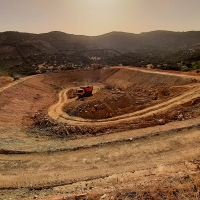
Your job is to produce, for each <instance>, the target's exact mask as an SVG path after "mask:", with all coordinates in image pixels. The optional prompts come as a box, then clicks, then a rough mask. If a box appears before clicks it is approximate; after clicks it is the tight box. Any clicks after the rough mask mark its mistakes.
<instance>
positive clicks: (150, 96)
mask: <svg viewBox="0 0 200 200" xmlns="http://www.w3.org/2000/svg"><path fill="white" fill-rule="evenodd" d="M185 91H187V87H184V86H180V87H162V86H161V87H153V88H143V87H137V86H136V87H134V86H131V87H128V88H117V87H114V86H112V85H106V86H105V87H104V88H101V89H100V90H99V91H98V93H95V94H93V96H91V97H84V98H76V96H73V97H74V98H76V100H75V101H73V102H71V103H69V104H67V105H65V106H64V108H63V111H64V112H66V113H67V114H68V115H70V116H76V117H81V118H85V119H106V118H112V117H115V116H120V115H124V114H128V113H132V112H136V111H139V110H142V109H145V108H148V107H150V106H153V105H156V104H159V103H161V102H163V101H167V100H169V99H172V98H174V97H176V96H178V95H180V94H181V93H183V92H185ZM70 97H71V95H70Z"/></svg>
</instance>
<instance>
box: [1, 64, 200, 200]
mask: <svg viewBox="0 0 200 200" xmlns="http://www.w3.org/2000/svg"><path fill="white" fill-rule="evenodd" d="M87 83H91V84H93V85H94V94H93V96H92V97H87V98H84V99H77V98H76V97H75V93H74V90H75V89H76V88H77V87H79V86H80V85H85V84H87ZM199 104H200V89H199V78H198V76H195V77H194V76H189V75H182V74H176V75H172V74H166V72H165V73H164V72H152V71H140V70H137V69H134V70H133V69H132V68H131V69H120V68H111V69H106V70H104V69H102V70H84V71H69V72H64V73H62V74H59V73H58V74H43V75H37V76H32V77H28V78H22V79H20V80H17V81H14V82H12V83H11V84H8V85H7V86H5V87H2V88H0V107H1V109H0V138H1V140H0V180H1V181H0V199H43V200H46V199H52V200H56V199H57V200H58V199H198V198H199V190H200V189H199V188H200V187H199V186H200V185H199V182H200V181H199V180H200V179H199V164H200V162H199V160H200V154H199V152H200V149H199V143H200V140H199V138H200V137H199V133H200V131H199V114H200V113H199V111H200V110H199ZM86 111H87V112H86Z"/></svg>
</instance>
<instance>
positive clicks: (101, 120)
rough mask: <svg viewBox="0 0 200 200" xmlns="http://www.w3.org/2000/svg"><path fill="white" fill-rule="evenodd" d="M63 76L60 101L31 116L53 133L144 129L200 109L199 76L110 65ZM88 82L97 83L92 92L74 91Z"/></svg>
mask: <svg viewBox="0 0 200 200" xmlns="http://www.w3.org/2000/svg"><path fill="white" fill-rule="evenodd" d="M56 76H58V75H56ZM52 78H53V79H55V77H53V75H51V78H49V81H50V80H52ZM46 81H48V76H47V79H46ZM56 81H58V79H56V80H55V82H54V83H56ZM59 81H61V82H62V85H61V84H60V85H59V86H63V87H62V89H60V90H59V94H58V96H59V100H58V102H57V103H56V104H54V105H53V106H51V107H50V108H49V111H48V115H47V114H46V113H44V112H40V111H39V112H37V113H36V114H35V115H34V116H33V117H32V119H31V120H32V121H33V127H34V128H35V127H36V128H39V129H41V130H42V131H44V132H43V134H44V133H45V134H47V135H50V136H53V137H61V138H62V137H67V138H69V139H70V138H76V137H83V135H84V136H87V135H88V134H89V135H90V134H91V135H99V134H108V133H114V132H120V131H127V130H133V129H140V128H146V127H152V126H157V125H164V124H166V123H169V122H173V121H183V120H186V119H192V118H195V117H198V116H199V114H200V110H199V109H198V106H199V105H200V102H199V89H198V88H199V87H198V85H199V81H198V77H197V78H194V77H189V76H188V77H187V76H186V77H184V76H181V75H174V74H165V73H152V72H149V71H147V72H146V71H141V70H130V69H118V68H112V69H102V70H83V71H71V72H70V74H68V75H67V76H61V75H60V76H59ZM64 81H66V82H64ZM74 82H75V84H74ZM58 84H59V82H58V83H57V86H58ZM86 84H88V85H93V86H94V91H93V95H92V96H89V97H83V98H78V97H76V94H75V90H76V89H77V88H79V87H80V86H81V85H86ZM193 94H195V95H193Z"/></svg>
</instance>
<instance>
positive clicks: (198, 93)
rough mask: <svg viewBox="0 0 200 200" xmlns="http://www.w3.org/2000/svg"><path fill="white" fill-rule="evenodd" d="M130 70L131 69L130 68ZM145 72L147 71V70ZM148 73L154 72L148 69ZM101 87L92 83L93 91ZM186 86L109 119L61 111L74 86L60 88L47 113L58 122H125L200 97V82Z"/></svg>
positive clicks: (95, 124) (76, 123)
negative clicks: (174, 94)
mask: <svg viewBox="0 0 200 200" xmlns="http://www.w3.org/2000/svg"><path fill="white" fill-rule="evenodd" d="M128 69H129V68H128ZM130 70H132V69H131V68H130ZM144 72H145V71H144ZM147 73H149V71H148V72H147ZM150 73H154V72H151V71H150ZM155 73H158V74H164V75H166V76H167V75H168V74H167V73H163V72H155ZM176 76H182V77H184V78H191V76H186V75H176ZM101 87H103V85H95V84H94V88H95V90H94V93H95V92H97V91H98V89H99V88H101ZM187 88H188V91H187V92H184V93H183V94H181V95H179V96H177V97H175V98H173V99H170V100H168V101H166V102H163V103H160V104H157V105H155V106H151V107H148V108H146V109H143V110H140V111H137V112H134V113H129V114H125V115H121V116H117V117H112V118H109V119H101V120H90V119H83V118H80V117H74V116H73V117H72V116H69V115H68V114H67V113H65V112H63V109H62V108H63V106H64V105H66V104H68V103H70V102H72V101H75V100H76V98H74V99H68V98H67V95H66V93H67V91H68V90H70V89H74V88H67V89H64V90H62V91H61V92H60V93H59V101H58V103H56V104H55V105H53V106H52V107H50V108H49V111H48V115H49V116H50V117H51V118H53V119H55V120H57V121H58V122H63V123H67V124H69V125H91V124H92V125H93V126H101V125H108V124H109V125H110V124H118V123H121V122H127V121H132V120H134V119H139V118H143V117H148V116H152V115H153V114H156V113H161V112H162V111H167V110H169V109H170V108H172V107H176V106H178V105H181V104H183V103H186V102H188V101H191V100H193V99H195V98H198V97H200V84H197V83H195V84H190V85H188V86H187Z"/></svg>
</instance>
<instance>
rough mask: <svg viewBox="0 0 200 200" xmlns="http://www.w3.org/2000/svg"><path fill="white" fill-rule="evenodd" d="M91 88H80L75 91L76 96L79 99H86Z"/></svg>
mask: <svg viewBox="0 0 200 200" xmlns="http://www.w3.org/2000/svg"><path fill="white" fill-rule="evenodd" d="M92 91H93V86H81V87H80V88H79V89H77V90H76V94H77V96H78V97H79V98H81V97H88V96H91V95H92Z"/></svg>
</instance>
